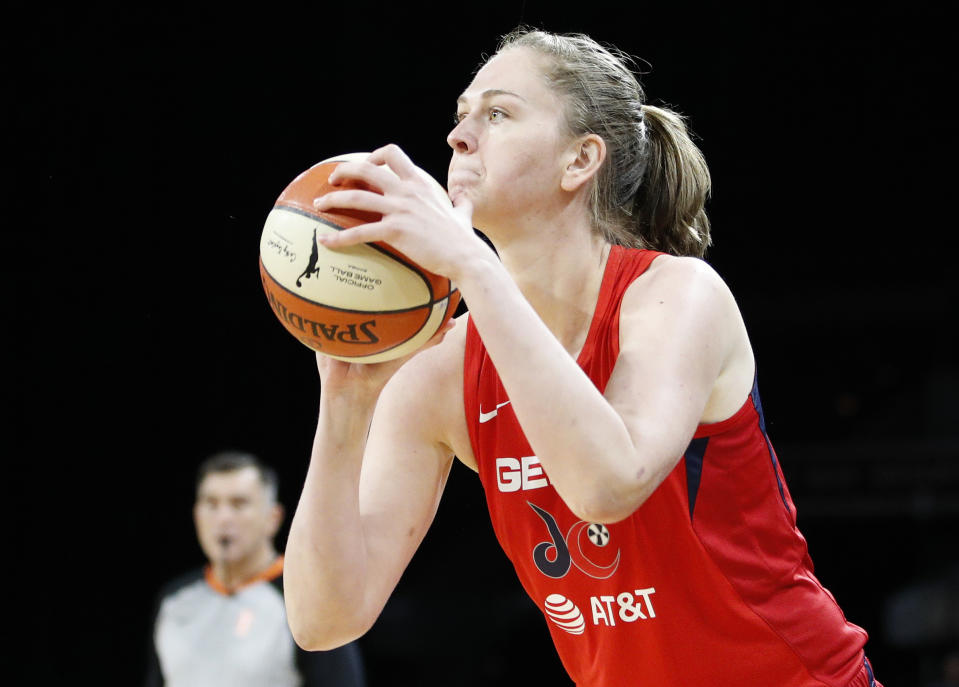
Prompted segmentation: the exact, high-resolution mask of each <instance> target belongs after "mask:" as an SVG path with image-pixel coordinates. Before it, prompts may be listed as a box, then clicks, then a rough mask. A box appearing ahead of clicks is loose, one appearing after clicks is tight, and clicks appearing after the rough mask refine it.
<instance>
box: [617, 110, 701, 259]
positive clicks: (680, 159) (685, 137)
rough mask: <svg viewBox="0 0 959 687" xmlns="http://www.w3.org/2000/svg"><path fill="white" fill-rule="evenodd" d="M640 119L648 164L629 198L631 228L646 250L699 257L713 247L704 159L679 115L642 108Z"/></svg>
mask: <svg viewBox="0 0 959 687" xmlns="http://www.w3.org/2000/svg"><path fill="white" fill-rule="evenodd" d="M643 118H644V120H645V122H646V129H647V131H648V137H649V152H648V161H647V164H646V174H645V179H644V181H643V183H642V184H641V185H640V187H639V189H638V190H637V192H636V195H635V196H634V199H633V212H632V216H633V220H634V222H635V227H634V228H633V227H630V229H632V232H633V233H635V234H636V235H637V236H639V237H640V238H641V239H642V242H643V244H644V246H645V247H646V248H652V249H654V250H661V251H664V252H666V253H670V254H672V255H692V256H696V257H700V258H701V257H703V256H704V255H705V254H706V248H708V247H709V245H710V244H711V243H712V240H711V238H710V236H709V218H708V217H707V216H706V210H705V208H704V205H705V203H706V198H707V197H708V196H709V189H710V184H711V181H710V176H709V168H708V167H706V160H705V159H704V158H703V154H702V152H701V151H700V150H699V148H697V147H696V144H695V143H693V141H692V139H691V138H690V136H689V132H688V131H687V129H686V124H685V123H684V122H683V118H682V117H681V116H680V115H678V114H676V113H675V112H673V111H671V110H666V109H663V108H659V107H653V106H652V105H643Z"/></svg>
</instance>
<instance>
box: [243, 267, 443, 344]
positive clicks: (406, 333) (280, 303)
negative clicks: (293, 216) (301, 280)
mask: <svg viewBox="0 0 959 687" xmlns="http://www.w3.org/2000/svg"><path fill="white" fill-rule="evenodd" d="M260 277H261V279H262V281H263V288H264V290H265V291H266V295H267V300H268V301H269V303H270V307H271V308H272V309H273V312H274V314H275V315H276V316H277V318H278V319H279V320H280V322H281V323H282V324H283V326H284V327H285V328H286V330H287V331H289V332H290V333H291V334H292V335H293V336H295V337H296V338H297V339H299V340H300V341H301V342H302V343H303V344H304V345H306V346H308V347H309V348H312V349H313V350H315V351H319V352H321V353H325V354H327V355H334V356H342V357H347V358H359V357H365V356H370V355H374V354H377V353H382V352H384V351H387V350H389V349H391V348H395V347H397V346H399V345H401V344H403V343H405V342H406V341H409V340H410V339H412V338H413V337H414V336H415V335H416V334H417V333H418V332H419V331H420V330H421V329H422V328H423V326H424V325H425V324H426V322H427V321H428V319H429V317H430V314H431V312H432V308H431V306H430V305H429V304H428V305H425V306H422V307H419V308H415V309H412V310H403V311H395V312H385V313H376V312H355V311H349V310H339V309H335V308H330V307H326V306H323V305H319V304H314V303H309V302H307V301H304V300H303V299H301V298H299V297H297V296H295V295H293V294H291V293H289V292H288V291H287V290H285V289H284V288H283V287H282V286H280V285H279V284H277V283H276V282H275V281H274V280H273V279H272V277H270V275H269V274H268V273H267V272H266V270H265V269H264V267H263V263H262V261H261V263H260ZM451 300H452V299H451Z"/></svg>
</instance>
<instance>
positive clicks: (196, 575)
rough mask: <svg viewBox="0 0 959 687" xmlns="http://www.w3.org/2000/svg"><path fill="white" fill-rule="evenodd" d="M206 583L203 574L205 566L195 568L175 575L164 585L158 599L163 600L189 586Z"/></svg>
mask: <svg viewBox="0 0 959 687" xmlns="http://www.w3.org/2000/svg"><path fill="white" fill-rule="evenodd" d="M198 584H201V585H202V584H206V580H205V578H204V576H203V568H195V569H194V570H191V571H189V572H187V573H183V574H182V575H179V576H177V577H174V578H173V579H171V580H170V581H168V582H167V583H166V584H164V585H163V586H162V587H160V591H159V592H158V594H157V597H158V599H160V600H161V601H162V600H163V599H165V598H167V597H170V596H173V595H174V594H176V593H177V592H179V591H181V590H183V589H186V588H188V587H191V586H194V585H198Z"/></svg>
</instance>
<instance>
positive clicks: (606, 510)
mask: <svg viewBox="0 0 959 687" xmlns="http://www.w3.org/2000/svg"><path fill="white" fill-rule="evenodd" d="M641 505H643V504H642V502H635V503H634V502H631V501H630V502H622V501H619V500H614V499H595V500H587V501H584V502H582V503H580V504H576V505H571V506H570V510H571V511H573V515H575V516H576V517H577V518H579V519H580V520H582V521H583V522H589V523H597V524H601V525H611V524H613V523H614V522H619V521H620V520H625V519H626V518H628V517H629V516H630V515H632V514H633V513H635V512H636V510H637V509H638V508H639V507H640V506H641Z"/></svg>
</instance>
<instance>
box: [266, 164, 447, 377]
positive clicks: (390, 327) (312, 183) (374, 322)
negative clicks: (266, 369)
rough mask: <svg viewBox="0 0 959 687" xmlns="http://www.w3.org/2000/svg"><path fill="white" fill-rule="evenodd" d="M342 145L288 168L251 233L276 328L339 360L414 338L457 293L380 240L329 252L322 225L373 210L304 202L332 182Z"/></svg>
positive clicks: (386, 355)
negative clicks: (255, 235) (293, 173)
mask: <svg viewBox="0 0 959 687" xmlns="http://www.w3.org/2000/svg"><path fill="white" fill-rule="evenodd" d="M367 155H368V154H367V153H349V154H346V155H340V156H338V157H332V158H329V159H327V160H323V161H322V162H319V163H317V164H315V165H314V166H312V167H311V168H310V169H308V170H306V171H305V172H303V173H302V174H300V175H299V176H297V177H296V178H295V179H294V180H293V181H292V182H290V184H289V185H288V186H287V187H286V188H285V189H284V190H283V192H282V193H281V194H280V196H279V198H277V200H276V203H275V204H274V206H273V209H272V210H271V211H270V213H269V215H268V216H267V218H266V222H265V224H264V226H263V233H262V234H261V237H260V277H261V280H262V282H263V289H264V290H265V291H266V297H267V300H268V301H269V304H270V308H272V310H273V313H274V314H275V315H276V316H277V318H278V319H279V320H280V322H281V323H282V324H283V326H284V327H285V328H286V329H287V331H289V332H290V333H291V334H292V335H293V336H295V337H296V338H297V339H298V340H299V341H300V342H302V343H303V344H304V345H306V346H308V347H309V348H311V349H313V350H314V351H318V352H319V353H323V354H325V355H328V356H330V357H333V358H337V359H339V360H345V361H348V362H357V363H375V362H383V361H386V360H392V359H394V358H399V357H401V356H404V355H407V354H408V353H412V352H413V351H416V350H417V349H418V348H420V347H421V346H423V345H424V344H425V343H426V342H427V341H429V340H430V338H431V337H432V336H433V335H434V334H435V333H436V332H437V331H439V329H440V328H441V327H442V326H443V325H444V324H445V323H446V322H447V321H448V320H449V319H450V317H452V315H453V313H454V312H455V310H456V306H457V305H458V304H459V300H460V295H459V291H457V290H456V289H455V288H453V286H452V284H451V283H450V280H449V279H447V278H445V277H441V276H439V275H436V274H433V273H431V272H428V271H427V270H424V269H423V268H422V267H420V266H419V265H417V264H416V263H415V262H413V261H412V260H410V259H409V258H407V257H406V256H405V255H403V254H402V253H400V252H399V251H397V250H395V249H393V248H392V247H390V246H389V245H388V244H385V243H381V242H377V243H364V244H360V245H357V246H350V247H348V248H344V249H340V250H335V251H334V250H329V249H327V248H325V247H324V246H323V245H322V244H320V243H319V242H317V240H316V237H317V236H319V235H322V234H323V233H329V232H334V231H342V230H343V229H348V228H350V227H355V226H357V225H359V224H364V223H366V222H375V221H377V220H378V219H379V218H380V215H378V214H373V213H367V212H359V211H354V210H335V211H332V212H318V211H316V210H315V209H314V208H313V200H314V199H315V198H317V197H319V196H321V195H323V194H325V193H328V192H330V191H332V190H334V189H343V188H361V186H359V185H356V184H352V183H350V184H344V185H342V186H337V187H334V186H331V185H330V184H329V182H328V178H329V176H330V173H331V172H332V171H333V169H335V168H336V166H337V165H338V164H339V163H341V162H345V161H347V160H356V159H360V160H362V159H366V157H367Z"/></svg>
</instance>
